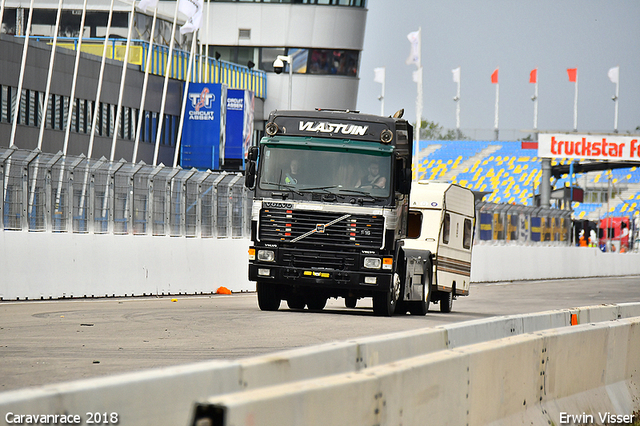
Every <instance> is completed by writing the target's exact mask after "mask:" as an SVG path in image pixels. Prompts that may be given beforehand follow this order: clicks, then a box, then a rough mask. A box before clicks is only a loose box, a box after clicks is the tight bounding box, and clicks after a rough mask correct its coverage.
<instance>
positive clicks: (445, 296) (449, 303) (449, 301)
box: [440, 287, 455, 314]
mask: <svg viewBox="0 0 640 426" xmlns="http://www.w3.org/2000/svg"><path fill="white" fill-rule="evenodd" d="M454 291H455V287H454V288H452V289H451V291H450V292H448V293H441V294H440V312H442V313H445V314H448V313H449V312H451V309H453V292H454Z"/></svg>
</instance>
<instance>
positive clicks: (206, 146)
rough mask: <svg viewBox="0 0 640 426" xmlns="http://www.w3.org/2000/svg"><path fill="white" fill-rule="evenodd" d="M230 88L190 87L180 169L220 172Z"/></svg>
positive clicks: (198, 85) (214, 86)
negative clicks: (227, 98)
mask: <svg viewBox="0 0 640 426" xmlns="http://www.w3.org/2000/svg"><path fill="white" fill-rule="evenodd" d="M226 97H227V86H226V85H221V84H213V83H190V84H189V93H188V96H187V105H186V107H185V112H184V113H185V117H184V126H183V129H182V144H181V147H180V166H181V167H182V168H183V169H187V168H192V167H195V168H197V169H211V170H216V169H219V168H220V164H221V161H220V158H221V156H222V157H223V156H224V146H225V129H224V126H225V121H226V120H225V109H226Z"/></svg>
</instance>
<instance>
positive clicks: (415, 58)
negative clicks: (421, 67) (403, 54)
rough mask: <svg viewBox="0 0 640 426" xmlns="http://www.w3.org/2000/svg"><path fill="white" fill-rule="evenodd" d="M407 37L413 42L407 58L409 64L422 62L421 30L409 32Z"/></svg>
mask: <svg viewBox="0 0 640 426" xmlns="http://www.w3.org/2000/svg"><path fill="white" fill-rule="evenodd" d="M407 38H408V39H409V42H410V43H411V52H410V53H409V57H408V58H407V65H411V64H416V65H417V64H418V63H419V62H420V46H419V44H420V43H419V42H420V31H414V32H412V33H409V34H407Z"/></svg>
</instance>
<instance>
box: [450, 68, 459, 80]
mask: <svg viewBox="0 0 640 426" xmlns="http://www.w3.org/2000/svg"><path fill="white" fill-rule="evenodd" d="M451 73H453V82H454V83H460V67H458V68H456V69H453V70H451Z"/></svg>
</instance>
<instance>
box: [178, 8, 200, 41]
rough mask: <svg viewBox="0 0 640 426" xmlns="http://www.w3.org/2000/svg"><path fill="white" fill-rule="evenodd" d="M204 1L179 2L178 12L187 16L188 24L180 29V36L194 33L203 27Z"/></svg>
mask: <svg viewBox="0 0 640 426" xmlns="http://www.w3.org/2000/svg"><path fill="white" fill-rule="evenodd" d="M202 9H204V0H179V3H178V10H179V11H180V12H181V13H183V14H184V15H186V16H187V18H188V19H187V22H185V24H184V25H183V26H182V27H180V34H186V33H192V32H194V31H196V30H198V29H199V28H200V26H201V25H202Z"/></svg>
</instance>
